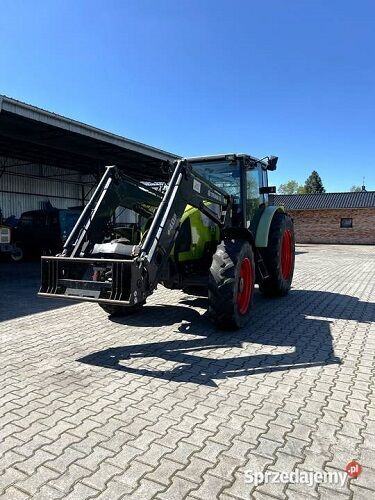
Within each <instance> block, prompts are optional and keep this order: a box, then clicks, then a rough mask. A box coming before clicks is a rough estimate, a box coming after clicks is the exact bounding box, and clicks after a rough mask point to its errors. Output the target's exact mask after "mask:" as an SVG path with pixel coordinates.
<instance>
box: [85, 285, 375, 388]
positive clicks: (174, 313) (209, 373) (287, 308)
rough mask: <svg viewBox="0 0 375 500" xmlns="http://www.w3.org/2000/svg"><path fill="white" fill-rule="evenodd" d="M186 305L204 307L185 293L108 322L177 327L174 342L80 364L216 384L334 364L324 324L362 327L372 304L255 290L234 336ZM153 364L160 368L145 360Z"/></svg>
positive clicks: (374, 314)
mask: <svg viewBox="0 0 375 500" xmlns="http://www.w3.org/2000/svg"><path fill="white" fill-rule="evenodd" d="M192 306H194V307H206V306H207V299H205V298H202V297H192V296H186V299H183V300H182V301H181V302H180V305H158V306H149V307H147V306H146V307H145V308H144V310H143V311H142V312H141V313H140V314H137V315H133V316H128V317H126V318H113V319H112V320H113V321H116V322H118V323H121V324H126V325H132V326H135V327H146V326H147V327H162V326H166V325H173V324H178V323H180V325H179V326H178V331H177V332H175V334H178V338H176V339H175V340H174V339H173V340H167V341H160V342H152V343H142V344H137V345H127V346H121V347H114V348H110V349H106V350H104V351H99V352H94V353H92V354H89V355H88V356H85V357H83V358H80V359H79V360H78V361H80V362H82V363H86V364H89V365H93V366H100V367H106V368H109V369H113V370H120V371H124V372H127V373H133V374H139V375H146V376H149V377H156V378H159V379H165V380H171V381H176V382H190V383H195V384H201V385H208V386H216V385H217V384H216V382H215V381H218V380H221V379H226V378H230V377H242V376H249V375H253V374H259V373H270V372H276V371H284V370H292V369H302V368H309V367H314V366H323V365H330V364H339V363H340V362H341V361H340V358H338V357H337V356H335V354H334V349H333V343H332V335H331V332H330V323H331V322H332V321H334V320H335V319H344V320H345V319H346V320H356V321H359V322H363V323H368V322H371V321H373V320H374V318H375V304H371V303H368V302H361V301H359V300H358V299H357V298H355V297H351V296H348V295H340V294H336V293H330V292H320V291H309V290H292V291H291V292H290V294H289V295H288V296H287V297H283V298H279V299H267V298H264V297H263V296H262V295H261V294H260V293H256V294H255V307H254V311H253V315H252V320H251V321H250V323H249V325H248V326H247V327H246V328H243V329H242V330H238V331H220V330H217V329H216V328H215V327H214V326H212V325H211V324H210V322H209V320H208V318H207V314H206V313H204V314H200V313H199V312H198V311H197V310H196V309H194V308H193V307H192ZM141 333H142V332H140V334H141ZM181 333H182V334H185V335H186V336H187V338H186V340H185V339H184V338H183V337H182V338H181ZM172 335H173V332H172ZM191 336H193V338H189V337H191ZM176 337H177V335H176ZM280 348H281V349H280ZM280 350H281V351H283V350H284V352H280ZM277 351H279V352H277ZM285 351H287V352H285ZM155 359H157V360H159V361H160V363H156V365H155V363H154V362H153V363H149V360H155Z"/></svg>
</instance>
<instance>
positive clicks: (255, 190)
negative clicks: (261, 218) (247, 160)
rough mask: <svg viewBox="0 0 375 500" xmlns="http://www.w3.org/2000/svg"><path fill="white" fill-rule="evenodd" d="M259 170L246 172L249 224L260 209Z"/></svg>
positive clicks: (247, 216) (247, 217)
mask: <svg viewBox="0 0 375 500" xmlns="http://www.w3.org/2000/svg"><path fill="white" fill-rule="evenodd" d="M259 185H260V183H259V170H258V169H256V168H255V169H251V170H247V172H246V190H247V197H246V198H247V199H246V220H247V222H248V223H249V222H250V221H251V219H252V217H253V215H254V212H255V210H256V209H257V208H258V207H259V196H260V195H259Z"/></svg>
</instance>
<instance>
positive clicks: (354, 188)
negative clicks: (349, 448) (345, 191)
mask: <svg viewBox="0 0 375 500" xmlns="http://www.w3.org/2000/svg"><path fill="white" fill-rule="evenodd" d="M350 191H351V192H352V193H358V192H359V191H362V188H361V186H355V185H353V186H352V187H351V188H350Z"/></svg>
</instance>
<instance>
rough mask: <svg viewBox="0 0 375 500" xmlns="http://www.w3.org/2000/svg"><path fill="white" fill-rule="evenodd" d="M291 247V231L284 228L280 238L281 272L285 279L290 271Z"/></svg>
mask: <svg viewBox="0 0 375 500" xmlns="http://www.w3.org/2000/svg"><path fill="white" fill-rule="evenodd" d="M292 261H293V248H292V232H291V230H290V229H286V230H285V231H284V234H283V238H282V240H281V274H282V276H283V278H284V279H285V280H287V279H288V278H289V276H290V274H291V272H292Z"/></svg>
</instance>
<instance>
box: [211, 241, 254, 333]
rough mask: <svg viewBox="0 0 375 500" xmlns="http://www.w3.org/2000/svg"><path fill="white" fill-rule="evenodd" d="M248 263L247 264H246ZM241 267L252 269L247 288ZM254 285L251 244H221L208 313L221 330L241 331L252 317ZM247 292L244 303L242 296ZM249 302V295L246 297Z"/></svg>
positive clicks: (212, 275)
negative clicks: (237, 329)
mask: <svg viewBox="0 0 375 500" xmlns="http://www.w3.org/2000/svg"><path fill="white" fill-rule="evenodd" d="M246 260H247V263H246V264H243V263H244V261H246ZM242 266H245V268H246V269H248V267H247V266H249V270H248V273H247V274H248V276H249V277H248V287H246V290H244V289H242V291H241V290H240V288H241V279H242V287H243V286H244V285H243V284H244V279H243V278H241V269H243V267H242ZM254 282H255V264H254V253H253V249H252V247H251V245H250V244H249V243H248V242H247V241H243V240H225V241H222V242H221V243H220V244H219V245H218V246H217V249H216V252H215V254H214V256H213V259H212V264H211V268H210V273H209V282H208V314H209V317H210V319H211V320H212V321H213V322H214V323H215V324H216V325H217V326H218V327H219V328H225V329H227V328H231V329H236V328H241V327H242V326H244V325H245V324H246V323H247V322H248V320H249V316H250V311H251V305H252V299H253V293H254ZM247 293H248V300H245V301H244V303H242V311H241V300H242V299H241V295H242V298H244V295H243V294H247ZM246 299H247V295H246Z"/></svg>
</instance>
